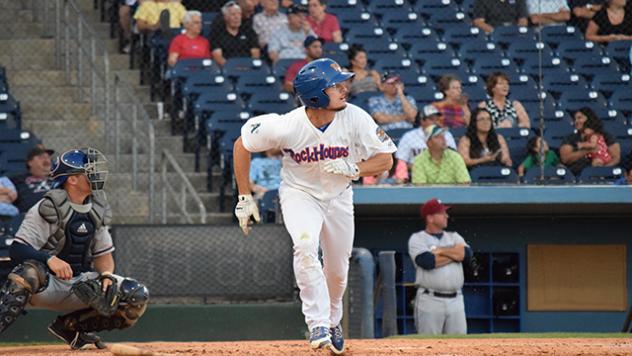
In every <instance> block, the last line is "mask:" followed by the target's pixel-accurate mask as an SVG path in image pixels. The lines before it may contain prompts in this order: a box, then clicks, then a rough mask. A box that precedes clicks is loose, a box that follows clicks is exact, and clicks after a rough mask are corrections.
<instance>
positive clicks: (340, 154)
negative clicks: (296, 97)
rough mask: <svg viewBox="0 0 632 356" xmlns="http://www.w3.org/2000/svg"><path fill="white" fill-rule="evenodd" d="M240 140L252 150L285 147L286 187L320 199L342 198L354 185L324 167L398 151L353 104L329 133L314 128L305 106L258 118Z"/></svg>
mask: <svg viewBox="0 0 632 356" xmlns="http://www.w3.org/2000/svg"><path fill="white" fill-rule="evenodd" d="M241 139H242V142H243V145H244V147H245V148H246V149H247V150H248V151H250V152H261V151H265V150H269V149H273V148H278V149H281V150H282V151H283V168H282V169H281V179H282V182H283V184H285V185H288V186H289V187H292V188H295V189H299V190H302V191H304V192H306V193H308V194H310V195H312V196H314V197H315V198H317V199H320V200H328V199H331V198H333V197H336V196H338V195H340V194H341V193H342V192H343V191H344V190H345V189H346V188H347V187H348V186H349V183H350V181H351V180H350V179H349V178H347V177H344V176H342V175H338V174H331V173H327V172H325V171H324V170H323V169H322V168H321V165H322V164H323V163H324V162H325V161H326V160H330V159H346V160H349V161H351V162H354V163H357V162H360V161H362V160H366V159H368V158H370V157H372V156H374V155H375V154H378V153H393V152H395V151H396V150H397V149H396V147H395V145H394V144H393V141H391V139H390V138H389V137H388V136H387V135H386V133H385V132H384V130H382V129H381V128H380V127H379V126H378V125H377V124H376V123H375V122H374V121H373V118H371V116H370V115H369V114H367V113H366V112H365V111H364V110H362V109H361V108H359V107H357V106H355V105H353V104H347V107H346V108H345V109H344V110H341V111H338V112H337V113H336V116H335V117H334V120H333V121H332V122H331V124H330V125H329V127H327V129H326V130H325V131H324V132H322V131H321V130H319V129H318V128H316V127H314V125H312V123H311V122H310V121H309V119H308V118H307V114H306V113H305V107H299V108H297V109H294V110H292V111H290V112H289V113H287V114H285V115H277V114H268V115H261V116H257V117H253V118H252V119H250V120H248V122H247V123H246V124H245V125H244V126H243V127H242V129H241Z"/></svg>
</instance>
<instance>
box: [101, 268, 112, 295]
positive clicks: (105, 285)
mask: <svg viewBox="0 0 632 356" xmlns="http://www.w3.org/2000/svg"><path fill="white" fill-rule="evenodd" d="M111 275H112V273H109V272H104V273H101V277H105V278H101V290H103V291H104V292H105V291H106V290H107V289H108V287H109V286H111V285H112V280H111V279H110V278H107V277H108V276H111Z"/></svg>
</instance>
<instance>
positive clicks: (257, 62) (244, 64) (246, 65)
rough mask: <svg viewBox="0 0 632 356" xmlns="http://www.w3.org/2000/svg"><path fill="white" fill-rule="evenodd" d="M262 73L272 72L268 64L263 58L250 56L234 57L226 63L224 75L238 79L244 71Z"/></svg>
mask: <svg viewBox="0 0 632 356" xmlns="http://www.w3.org/2000/svg"><path fill="white" fill-rule="evenodd" d="M255 72H256V73H261V74H263V75H269V74H270V73H271V71H270V68H269V67H268V65H267V64H266V63H265V62H264V61H263V60H261V59H252V58H250V57H233V58H229V59H227V60H226V63H224V75H225V76H227V77H229V78H231V79H234V80H236V79H237V78H239V76H240V75H241V74H243V73H249V74H251V73H255Z"/></svg>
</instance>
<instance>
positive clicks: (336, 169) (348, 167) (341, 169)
mask: <svg viewBox="0 0 632 356" xmlns="http://www.w3.org/2000/svg"><path fill="white" fill-rule="evenodd" d="M323 169H324V170H325V172H327V173H332V174H340V175H342V176H345V177H347V178H351V179H353V180H357V179H358V178H360V168H358V165H357V164H355V163H351V162H347V161H345V160H344V159H332V160H329V161H327V162H325V164H324V165H323Z"/></svg>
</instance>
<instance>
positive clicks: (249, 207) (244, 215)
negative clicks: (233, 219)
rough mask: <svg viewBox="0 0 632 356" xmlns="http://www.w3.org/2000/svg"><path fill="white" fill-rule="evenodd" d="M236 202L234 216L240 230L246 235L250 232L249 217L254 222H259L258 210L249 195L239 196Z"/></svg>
mask: <svg viewBox="0 0 632 356" xmlns="http://www.w3.org/2000/svg"><path fill="white" fill-rule="evenodd" d="M238 200H239V201H238V202H237V206H235V216H237V219H238V220H239V227H241V230H242V231H243V232H244V234H245V235H248V233H249V232H250V226H249V225H250V217H252V218H254V219H255V221H256V222H260V221H261V216H260V215H259V208H258V207H257V202H255V200H254V199H253V198H252V195H250V194H247V195H240V196H239V199H238Z"/></svg>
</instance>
